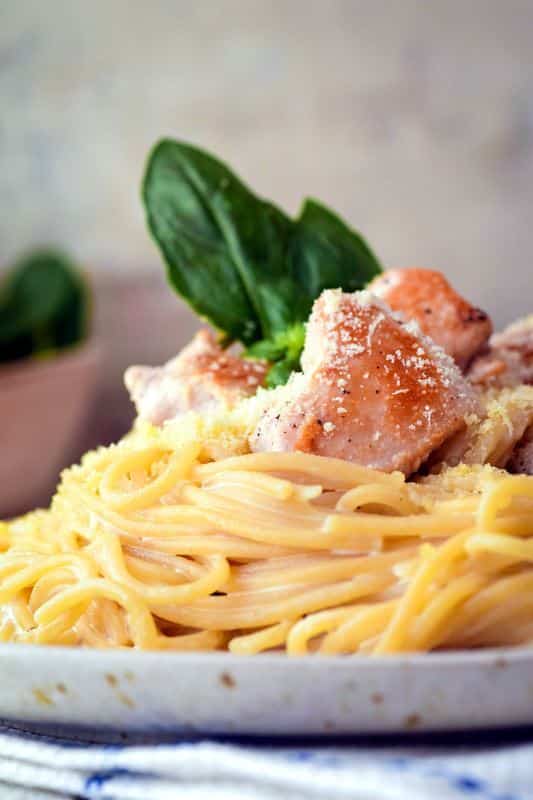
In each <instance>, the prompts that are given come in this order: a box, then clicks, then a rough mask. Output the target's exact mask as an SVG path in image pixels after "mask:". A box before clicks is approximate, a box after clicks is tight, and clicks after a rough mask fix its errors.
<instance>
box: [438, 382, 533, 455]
mask: <svg viewBox="0 0 533 800" xmlns="http://www.w3.org/2000/svg"><path fill="white" fill-rule="evenodd" d="M466 421H467V427H466V428H465V429H464V430H462V431H460V432H459V433H457V434H456V435H455V436H452V437H451V438H450V439H448V440H447V441H446V442H445V443H444V444H443V445H442V447H441V448H439V450H437V451H435V452H434V453H432V455H431V459H430V462H431V463H430V465H429V466H430V467H431V470H432V471H439V470H440V469H441V467H442V465H443V464H446V465H447V466H450V467H454V466H456V465H457V464H460V463H463V464H492V466H494V467H501V468H503V467H506V466H507V464H508V463H509V460H510V459H511V462H513V463H515V464H516V466H517V465H518V460H519V458H520V456H519V452H518V449H517V448H520V446H521V444H522V443H524V444H525V442H524V436H525V434H526V431H527V430H528V429H529V428H530V427H531V426H533V387H531V386H518V387H515V388H505V389H499V390H496V389H489V390H488V391H487V392H485V393H484V394H483V395H482V396H481V401H480V409H479V411H478V412H477V413H476V414H471V415H469V416H468V417H467V420H466ZM526 455H527V454H526ZM514 471H518V470H517V469H514ZM520 471H522V470H520Z"/></svg>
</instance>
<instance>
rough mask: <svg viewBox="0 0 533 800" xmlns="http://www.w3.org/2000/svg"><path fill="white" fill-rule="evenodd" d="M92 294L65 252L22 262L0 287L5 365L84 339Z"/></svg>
mask: <svg viewBox="0 0 533 800" xmlns="http://www.w3.org/2000/svg"><path fill="white" fill-rule="evenodd" d="M87 316H88V292H87V289H86V287H85V284H84V283H83V280H82V279H81V277H80V275H79V273H78V271H77V270H76V268H75V267H74V265H73V264H72V263H71V261H70V259H69V258H67V256H65V255H64V254H63V253H60V252H57V251H56V250H51V249H47V250H39V251H35V252H33V253H31V254H29V255H28V256H25V257H24V258H22V259H21V260H20V261H19V262H18V263H17V264H15V266H14V267H13V268H12V269H11V270H10V272H9V273H8V275H7V278H6V280H5V281H4V283H3V284H2V286H1V287H0V361H14V360H16V359H19V358H25V357H27V356H30V355H44V354H47V353H53V352H55V351H56V350H59V349H62V348H65V347H69V346H71V345H74V344H76V343H77V342H78V341H80V340H81V339H83V337H84V336H85V334H86V329H87Z"/></svg>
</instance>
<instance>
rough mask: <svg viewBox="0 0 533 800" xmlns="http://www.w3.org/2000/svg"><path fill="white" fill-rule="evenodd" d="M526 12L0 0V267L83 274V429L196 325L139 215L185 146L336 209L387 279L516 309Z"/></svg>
mask: <svg viewBox="0 0 533 800" xmlns="http://www.w3.org/2000/svg"><path fill="white" fill-rule="evenodd" d="M532 31H533V3H532V2H531V0H505V2H502V0H468V2H464V0H433V2H427V0H420V1H419V2H417V0H402V1H401V2H396V1H395V0H388V1H387V0H361V1H359V0H327V1H326V0H324V2H319V0H292V2H285V1H284V0H269V2H265V1H264V0H218V2H207V1H204V2H196V3H190V2H182V0H129V1H128V0H91V2H90V3H86V2H81V0H46V2H43V0H21V1H20V2H14V1H12V2H4V3H2V5H1V6H0V196H1V198H2V206H1V212H0V269H1V268H2V267H1V265H3V266H5V265H7V264H8V263H9V262H10V260H11V259H12V258H14V257H15V255H17V254H18V253H20V251H22V250H25V249H27V248H28V247H29V246H31V245H34V244H41V243H43V242H50V243H58V244H61V245H64V246H65V247H66V248H67V249H68V250H70V251H71V252H72V253H73V254H74V255H75V256H76V257H77V259H78V260H79V261H80V262H81V263H82V264H84V265H85V266H86V268H87V269H88V270H89V271H90V272H91V274H92V280H93V284H94V290H95V325H96V331H97V334H98V336H99V337H100V338H101V339H102V341H103V343H104V354H105V370H104V379H103V382H102V388H101V394H100V398H99V402H98V409H97V414H96V415H95V419H98V425H97V427H96V428H95V429H94V431H92V432H91V434H90V437H92V438H100V439H110V438H113V437H114V436H116V435H118V434H119V433H121V432H122V430H123V429H124V428H125V427H127V425H128V424H129V420H130V418H131V411H130V408H129V405H128V401H127V398H126V395H125V392H124V391H123V390H122V388H121V384H120V374H121V372H122V371H123V368H124V366H125V365H126V364H128V363H131V362H132V361H137V362H153V363H155V362H159V361H162V360H163V359H165V358H167V357H168V356H170V355H171V354H172V353H174V352H175V351H176V350H177V349H178V347H179V346H180V345H181V344H182V343H183V341H184V339H185V338H187V336H188V335H189V333H190V331H191V330H192V329H193V327H194V326H195V323H194V321H193V320H192V318H191V317H190V316H189V315H188V314H187V312H186V311H185V310H184V309H183V308H182V306H181V305H180V303H179V302H178V300H177V299H176V298H175V297H174V296H173V295H172V294H171V292H170V290H168V289H167V288H166V286H165V282H164V277H163V270H162V265H161V261H160V259H159V256H158V254H157V252H156V250H155V248H154V246H153V245H152V243H151V242H150V240H149V238H148V236H147V233H146V230H145V226H144V221H143V214H142V209H141V205H140V202H139V182H140V178H141V174H142V169H143V162H144V160H145V157H146V154H147V152H148V149H149V148H150V146H151V145H152V144H153V143H154V141H155V140H156V139H157V138H158V137H160V136H162V135H169V136H175V137H180V138H185V139H188V140H190V141H193V142H195V143H198V144H200V145H203V146H205V147H207V148H209V149H212V150H213V151H215V152H216V153H217V154H219V155H220V156H221V157H223V158H224V159H226V160H227V161H228V162H229V163H230V164H231V165H233V166H234V167H235V168H236V169H237V170H238V171H239V172H240V173H241V174H242V176H243V177H245V178H246V179H247V180H248V181H249V182H250V183H251V184H252V186H254V187H256V188H257V190H258V191H260V192H262V193H263V194H264V195H266V196H269V197H271V198H273V199H275V200H276V201H278V202H279V203H281V204H282V205H283V206H285V208H286V209H288V210H289V211H292V212H294V211H296V210H297V208H298V205H299V203H300V201H301V199H302V197H303V195H305V194H311V195H315V196H317V197H319V198H321V199H322V200H324V201H325V202H327V203H329V204H331V205H332V206H333V207H335V208H337V209H338V210H339V211H340V212H341V213H342V214H344V215H345V216H346V217H347V218H348V219H349V220H350V221H351V222H352V223H353V224H354V225H355V226H356V227H358V228H360V229H361V230H362V231H363V232H364V233H365V234H366V236H367V238H368V239H369V241H370V242H371V243H372V244H373V246H374V248H375V249H376V251H377V252H378V254H379V255H380V256H381V257H382V259H383V260H384V262H385V263H386V264H387V265H400V266H401V265H413V264H416V265H422V266H435V267H438V268H440V269H442V270H444V271H445V272H446V273H447V274H448V275H449V277H450V278H451V279H452V280H453V281H454V282H455V283H456V284H457V286H458V287H459V288H460V289H461V290H462V291H463V292H464V293H465V294H466V295H467V296H468V297H469V298H471V299H472V300H473V301H475V302H476V303H478V304H479V305H481V306H482V307H485V308H487V309H488V310H489V311H490V312H491V313H492V314H493V316H494V318H495V320H496V322H497V323H498V324H502V323H504V322H505V321H507V320H509V319H510V318H512V317H515V316H517V315H519V314H523V313H525V312H527V311H530V310H532V308H533V303H532V302H531V300H532V298H531V289H532V285H533V280H532V272H533V268H532V264H531V251H532V250H533V188H532V187H533V47H532V45H531V36H532Z"/></svg>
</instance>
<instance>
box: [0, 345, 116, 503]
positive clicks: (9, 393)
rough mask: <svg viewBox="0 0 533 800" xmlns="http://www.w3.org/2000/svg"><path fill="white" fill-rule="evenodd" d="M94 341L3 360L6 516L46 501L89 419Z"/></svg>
mask: <svg viewBox="0 0 533 800" xmlns="http://www.w3.org/2000/svg"><path fill="white" fill-rule="evenodd" d="M99 363H100V357H99V351H98V348H97V347H96V346H95V345H94V344H93V343H91V342H89V343H86V344H83V345H81V346H79V347H76V348H73V349H72V350H69V351H67V352H65V353H63V354H61V355H58V356H56V357H54V358H51V359H50V360H43V361H39V360H31V359H28V360H26V361H21V362H17V363H13V364H7V365H0V519H1V518H2V517H7V516H9V515H11V514H15V513H19V512H20V511H22V510H25V509H28V508H31V507H32V506H34V505H35V504H37V503H41V502H42V499H43V497H45V496H46V493H47V492H49V491H50V489H51V488H52V487H53V485H54V481H55V480H57V477H58V471H59V470H60V469H61V467H63V466H64V464H65V459H66V458H68V456H69V450H70V448H71V447H72V446H73V444H75V442H76V439H77V437H79V436H80V434H81V433H82V431H83V425H84V424H85V423H86V421H87V416H88V412H89V409H90V407H91V403H92V401H93V399H94V390H95V388H96V384H97V379H98V371H99V369H98V367H99Z"/></svg>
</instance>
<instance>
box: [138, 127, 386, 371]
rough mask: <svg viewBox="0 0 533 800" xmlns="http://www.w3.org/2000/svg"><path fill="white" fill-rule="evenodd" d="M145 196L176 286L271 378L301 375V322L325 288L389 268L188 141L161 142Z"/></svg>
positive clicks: (317, 217) (335, 226)
mask: <svg viewBox="0 0 533 800" xmlns="http://www.w3.org/2000/svg"><path fill="white" fill-rule="evenodd" d="M142 195H143V201H144V205H145V209H146V217H147V222H148V226H149V229H150V231H151V233H152V236H153V238H154V240H155V241H156V243H157V245H158V246H159V249H160V251H161V253H162V255H163V258H164V260H165V262H166V266H167V274H168V278H169V281H170V283H171V284H172V286H173V287H174V288H175V289H176V291H177V292H178V293H179V294H180V295H181V296H182V297H183V298H184V299H185V300H186V302H188V303H189V305H190V306H191V307H192V308H193V309H194V310H195V311H196V312H197V313H198V314H199V315H200V316H202V317H205V318H206V319H207V320H208V321H209V322H211V324H213V325H214V326H215V327H216V328H218V329H219V330H220V331H221V332H222V333H223V334H224V339H223V341H224V343H229V342H230V341H232V340H235V339H239V340H240V341H242V342H243V343H244V344H245V345H247V346H248V349H247V351H246V355H248V356H249V357H255V358H265V359H267V360H268V361H271V362H273V363H274V364H276V365H277V366H276V369H275V370H274V368H273V369H272V370H271V377H270V376H269V378H268V380H269V381H270V380H272V381H277V382H280V381H281V380H282V379H283V375H286V374H287V370H288V369H289V367H290V365H293V366H292V369H294V368H298V365H299V361H300V354H301V350H302V347H303V338H304V336H303V326H302V324H301V323H303V322H304V321H305V320H306V319H307V318H308V316H309V312H310V310H311V306H312V304H313V302H314V300H315V299H316V298H317V297H318V296H319V294H320V293H321V292H322V291H323V290H324V289H328V288H341V289H343V290H344V291H354V290H355V289H361V288H363V287H364V286H365V285H366V284H367V283H368V281H370V280H371V279H372V278H373V277H374V276H375V275H376V274H378V273H379V272H380V271H381V266H380V264H379V262H378V260H377V259H376V257H375V256H374V254H373V253H372V251H371V250H370V248H369V247H368V245H367V244H366V242H365V241H364V239H363V238H362V237H361V236H360V235H359V234H358V233H356V231H354V230H352V229H351V228H349V227H348V226H347V225H346V224H345V223H344V222H343V221H342V220H341V219H340V218H339V217H338V216H336V215H335V214H334V213H333V212H331V211H329V210H328V209H327V208H325V207H324V206H322V205H321V204H320V203H318V202H317V201H315V200H307V201H306V202H305V204H304V206H303V208H302V211H301V213H300V216H299V217H298V219H296V220H292V219H290V218H289V217H288V216H287V215H286V214H284V212H283V211H281V210H280V209H279V208H277V207H276V206H274V205H273V204H271V203H269V202H267V201H265V200H262V199H261V198H259V197H257V195H255V194H254V193H253V192H252V191H251V190H250V189H249V188H248V187H247V186H245V184H244V183H242V181H240V180H239V178H237V176H236V175H235V174H234V173H233V172H232V171H231V170H230V169H229V168H228V167H227V166H225V165H224V164H223V163H222V162H221V161H218V160H217V159H216V158H214V157H213V156H211V155H209V154H208V153H206V152H204V151H203V150H200V149H198V148H196V147H193V146H192V145H189V144H185V143H183V142H176V141H172V140H162V141H161V142H159V144H157V145H156V147H155V148H154V150H153V151H152V153H151V155H150V157H149V160H148V164H147V168H146V172H145V176H144V181H143V188H142ZM295 331H297V333H296V334H295ZM295 335H296V339H295V340H293V338H292V337H294V336H295Z"/></svg>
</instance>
